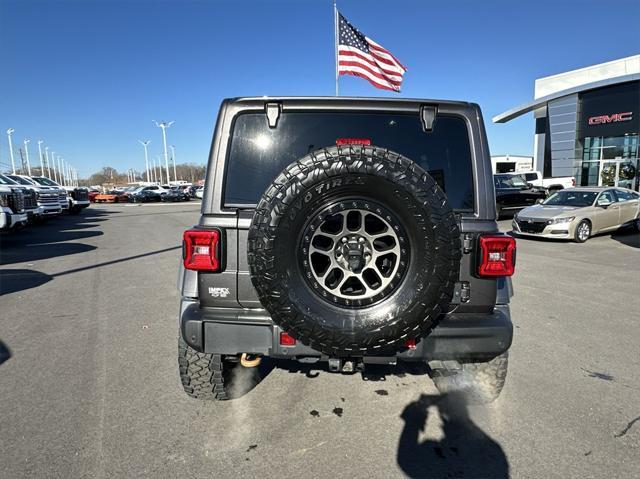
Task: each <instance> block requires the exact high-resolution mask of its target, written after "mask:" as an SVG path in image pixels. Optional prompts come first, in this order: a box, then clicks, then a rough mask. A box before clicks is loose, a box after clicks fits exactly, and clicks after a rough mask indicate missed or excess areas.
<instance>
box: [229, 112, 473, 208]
mask: <svg viewBox="0 0 640 479" xmlns="http://www.w3.org/2000/svg"><path fill="white" fill-rule="evenodd" d="M340 138H358V139H369V140H370V141H371V144H372V145H376V146H380V147H384V148H388V149H390V150H393V151H395V152H397V153H400V154H402V155H404V156H406V157H407V158H409V159H411V160H413V161H415V162H416V163H418V164H419V165H420V166H421V167H422V168H424V169H425V170H426V171H428V172H429V173H430V174H431V176H433V178H434V179H435V180H436V181H437V182H438V184H439V185H440V187H441V188H442V189H443V190H444V191H445V192H446V194H447V196H448V198H449V202H450V203H451V206H452V207H453V208H454V209H456V210H458V211H473V199H474V198H473V170H472V165H471V149H470V147H469V136H468V132H467V126H466V123H465V122H464V120H463V119H462V118H459V117H454V116H438V117H437V118H436V121H435V122H434V125H433V131H431V132H429V133H425V132H424V131H423V130H422V124H421V122H420V118H419V117H418V115H409V114H386V113H337V112H324V113H305V112H290V113H283V114H282V115H280V118H279V120H278V126H277V128H269V126H268V124H267V118H266V115H265V114H264V113H245V114H241V115H239V116H238V117H237V118H236V119H235V123H234V127H233V134H232V136H231V145H230V149H229V156H228V158H227V172H226V181H225V190H224V202H225V205H226V206H234V205H255V204H257V203H258V200H259V199H260V196H261V195H262V193H263V192H264V190H265V189H266V188H267V186H268V185H269V183H270V182H271V181H272V180H273V179H274V178H275V177H276V176H277V175H278V174H279V173H280V172H281V171H282V170H283V169H284V168H285V167H286V166H287V165H289V164H290V163H292V162H293V161H295V160H296V159H299V158H301V157H303V156H305V155H306V154H307V153H310V152H312V151H314V150H318V149H320V148H323V147H327V146H332V145H335V144H336V140H338V139H340Z"/></svg>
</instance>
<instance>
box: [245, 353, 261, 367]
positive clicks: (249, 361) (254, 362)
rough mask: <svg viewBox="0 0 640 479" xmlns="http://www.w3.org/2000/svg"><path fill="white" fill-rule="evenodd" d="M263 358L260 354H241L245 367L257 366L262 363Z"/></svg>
mask: <svg viewBox="0 0 640 479" xmlns="http://www.w3.org/2000/svg"><path fill="white" fill-rule="evenodd" d="M261 361H262V358H261V357H260V356H255V357H254V356H252V355H250V354H247V353H242V355H241V356H240V364H241V365H242V366H244V367H245V368H255V367H256V366H258V365H259V364H260V362H261Z"/></svg>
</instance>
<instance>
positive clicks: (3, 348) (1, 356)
mask: <svg viewBox="0 0 640 479" xmlns="http://www.w3.org/2000/svg"><path fill="white" fill-rule="evenodd" d="M10 357H11V351H10V350H9V348H8V347H7V345H6V344H4V343H3V342H2V341H0V365H1V364H2V363H4V362H5V361H6V360H8V359H9V358H10Z"/></svg>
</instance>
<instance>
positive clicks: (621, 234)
mask: <svg viewBox="0 0 640 479" xmlns="http://www.w3.org/2000/svg"><path fill="white" fill-rule="evenodd" d="M611 239H614V240H616V241H617V242H618V243H622V244H623V245H626V246H631V247H632V248H640V233H638V232H637V231H633V230H632V229H630V228H629V229H627V230H620V231H616V232H615V233H613V234H612V235H611Z"/></svg>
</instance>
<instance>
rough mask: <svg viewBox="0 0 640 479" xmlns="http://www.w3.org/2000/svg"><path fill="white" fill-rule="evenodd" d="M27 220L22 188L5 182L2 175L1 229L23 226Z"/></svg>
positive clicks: (6, 229) (0, 193)
mask: <svg viewBox="0 0 640 479" xmlns="http://www.w3.org/2000/svg"><path fill="white" fill-rule="evenodd" d="M27 220H28V216H27V212H26V211H25V209H24V195H23V193H22V190H21V189H20V188H15V187H13V186H12V185H9V184H5V182H4V180H3V179H2V177H0V231H8V230H12V229H15V228H19V227H22V226H24V225H26V224H27Z"/></svg>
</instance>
